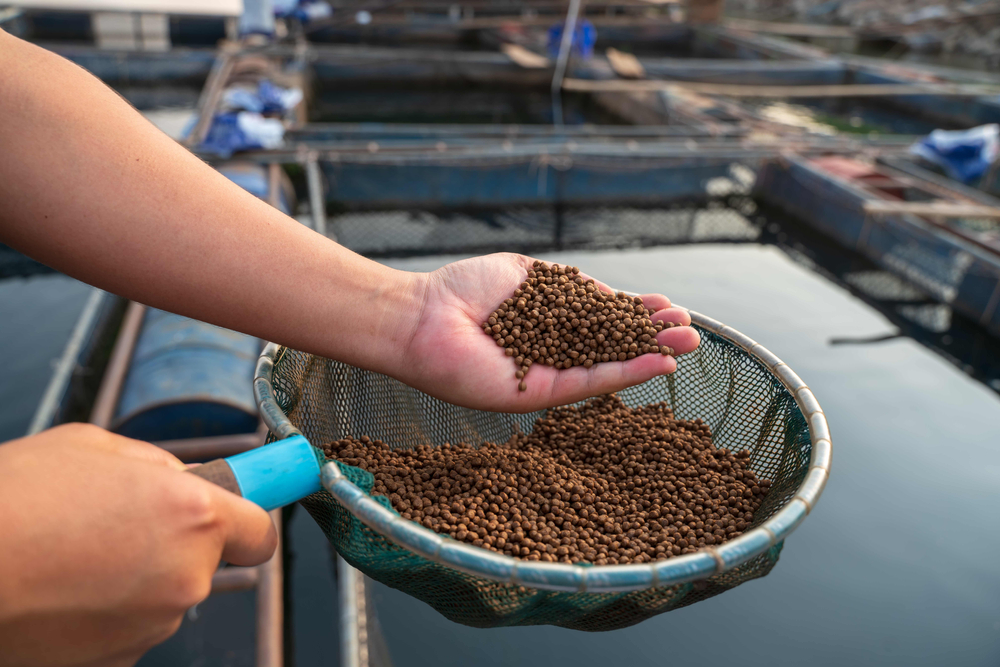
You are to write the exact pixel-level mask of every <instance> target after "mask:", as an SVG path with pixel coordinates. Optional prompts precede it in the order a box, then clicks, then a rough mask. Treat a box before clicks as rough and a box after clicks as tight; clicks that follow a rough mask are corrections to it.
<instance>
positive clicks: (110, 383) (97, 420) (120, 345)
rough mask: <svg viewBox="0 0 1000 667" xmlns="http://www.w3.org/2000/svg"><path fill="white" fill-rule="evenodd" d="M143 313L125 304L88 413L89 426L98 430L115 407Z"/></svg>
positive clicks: (132, 304)
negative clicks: (106, 362)
mask: <svg viewBox="0 0 1000 667" xmlns="http://www.w3.org/2000/svg"><path fill="white" fill-rule="evenodd" d="M145 314H146V307H145V306H144V305H142V304H141V303H136V302H135V301H130V302H129V304H128V309H127V310H126V311H125V319H124V320H122V326H121V329H120V330H119V331H118V340H117V341H115V347H114V349H113V350H112V351H111V359H110V360H109V361H108V366H107V369H106V370H105V371H104V378H103V379H102V380H101V387H100V389H98V390H97V398H96V399H95V400H94V409H93V410H92V411H91V413H90V423H91V424H97V425H98V426H100V427H101V428H108V427H110V426H111V420H112V418H113V417H114V413H115V407H117V405H118V396H119V394H121V391H122V384H124V382H125V375H126V374H127V373H128V367H129V362H130V361H131V360H132V352H133V351H134V350H135V343H136V340H137V339H138V337H139V329H140V328H141V327H142V319H143V316H144V315H145Z"/></svg>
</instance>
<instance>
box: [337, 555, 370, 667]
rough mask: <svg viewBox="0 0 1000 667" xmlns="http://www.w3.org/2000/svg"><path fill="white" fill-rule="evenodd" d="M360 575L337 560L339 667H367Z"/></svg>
mask: <svg viewBox="0 0 1000 667" xmlns="http://www.w3.org/2000/svg"><path fill="white" fill-rule="evenodd" d="M364 586H365V584H364V575H362V574H361V573H360V572H358V571H357V570H355V569H354V568H353V567H351V566H350V565H349V564H348V563H347V561H345V560H344V559H343V558H341V557H340V556H337V587H338V589H339V592H340V667H368V629H367V625H368V623H367V621H368V614H367V611H366V609H365V588H364Z"/></svg>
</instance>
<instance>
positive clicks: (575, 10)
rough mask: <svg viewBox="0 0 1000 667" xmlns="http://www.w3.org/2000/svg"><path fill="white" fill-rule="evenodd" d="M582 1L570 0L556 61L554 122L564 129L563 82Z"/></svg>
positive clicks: (553, 86) (553, 95)
mask: <svg viewBox="0 0 1000 667" xmlns="http://www.w3.org/2000/svg"><path fill="white" fill-rule="evenodd" d="M580 3H581V0H569V10H568V11H567V12H566V22H565V23H564V24H563V34H562V41H561V42H560V43H559V57H558V58H557V59H556V70H555V73H554V74H553V75H552V122H553V124H555V125H557V126H559V127H562V124H563V111H562V82H563V77H565V76H566V66H567V65H568V64H569V54H570V51H571V50H572V48H571V47H572V46H573V33H574V32H576V17H577V15H578V14H579V13H580Z"/></svg>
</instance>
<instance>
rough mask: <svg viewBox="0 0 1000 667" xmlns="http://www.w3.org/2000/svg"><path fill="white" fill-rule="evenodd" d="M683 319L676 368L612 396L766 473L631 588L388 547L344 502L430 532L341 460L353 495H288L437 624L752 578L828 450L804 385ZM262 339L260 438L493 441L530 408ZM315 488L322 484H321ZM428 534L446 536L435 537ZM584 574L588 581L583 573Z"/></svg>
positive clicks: (616, 613)
mask: <svg viewBox="0 0 1000 667" xmlns="http://www.w3.org/2000/svg"><path fill="white" fill-rule="evenodd" d="M692 318H693V320H694V321H695V326H696V328H698V330H699V333H700V334H701V336H702V344H701V345H700V346H699V348H698V349H697V350H696V351H695V352H693V353H691V354H689V355H685V356H684V357H682V358H681V359H680V360H679V362H680V363H679V364H678V370H677V372H676V373H674V374H673V375H669V376H662V377H658V378H654V379H653V380H650V381H648V382H646V383H644V384H641V385H638V386H636V387H631V388H629V389H626V390H624V391H622V392H619V393H618V396H619V397H620V398H621V399H622V400H623V401H624V402H625V403H626V404H627V405H630V406H640V405H647V404H650V403H657V402H661V401H662V402H665V403H667V405H668V406H669V407H670V408H671V409H672V410H673V411H674V413H675V414H676V416H677V417H678V418H681V419H695V418H701V419H702V420H704V421H705V422H706V423H707V424H708V425H709V427H710V428H711V430H712V434H713V440H714V442H715V444H716V446H717V447H726V448H728V449H730V450H731V451H739V450H742V449H746V450H748V451H749V452H750V455H751V456H750V464H749V466H750V468H751V469H752V470H753V471H754V472H755V473H756V475H757V477H758V478H765V479H769V480H771V481H772V486H771V490H770V492H769V493H768V495H767V496H766V497H765V499H764V503H763V504H762V505H761V507H760V508H759V509H758V510H757V511H756V512H755V513H754V519H753V521H752V522H751V525H750V527H748V528H747V530H746V531H745V533H744V535H742V536H741V537H739V538H737V539H735V540H731V541H730V542H727V543H725V544H723V545H721V546H719V547H715V548H709V549H703V550H702V551H701V552H699V554H697V555H689V556H681V557H675V558H668V559H665V560H663V561H656V563H654V564H653V565H654V566H656V565H657V563H659V564H660V569H659V570H658V571H657V568H656V567H653V568H652V570H653V571H654V574H653V577H652V579H651V580H650V579H649V578H648V577H647V578H646V579H642V578H641V577H639V579H641V580H642V582H644V583H641V584H639V585H638V586H641V589H640V590H625V589H628V588H636V587H638V586H637V585H635V584H633V585H632V586H629V585H624V586H620V588H621V589H622V590H612V589H608V590H607V592H604V591H601V590H597V589H599V587H597V586H594V585H593V584H591V585H590V586H587V585H585V584H584V585H581V586H580V589H579V590H578V589H575V588H574V589H572V590H565V589H563V590H547V588H548V587H547V586H546V585H545V583H544V582H545V581H546V580H544V579H541V580H535V581H542V582H543V584H542V585H538V586H532V585H526V584H525V582H524V581H523V580H520V581H519V580H518V578H517V577H516V576H515V577H512V578H511V579H509V580H497V579H500V578H501V577H498V576H496V575H495V573H494V572H493V571H490V570H489V569H488V568H484V569H483V570H482V572H479V571H477V570H476V568H475V567H474V565H475V561H476V558H477V557H479V556H477V554H476V553H475V552H481V557H482V559H484V560H489V559H492V560H493V561H497V560H503V559H498V558H497V555H496V554H493V553H492V552H487V551H486V550H484V549H479V548H476V547H472V546H471V545H464V544H463V545H461V547H460V548H459V549H458V551H461V552H462V553H464V554H471V556H472V558H471V561H472V562H473V567H471V568H470V567H469V566H465V567H461V566H460V567H461V569H459V567H456V566H455V565H454V564H450V563H447V562H441V560H440V559H437V560H435V559H433V558H430V557H428V555H427V554H425V555H421V554H420V553H418V551H419V550H414V549H412V548H407V547H406V546H402V545H400V544H397V543H396V542H398V541H400V540H398V539H397V540H395V541H394V540H393V539H389V538H388V537H386V535H387V534H390V531H387V530H385V529H384V527H385V523H384V522H382V523H379V522H375V521H372V520H371V518H370V517H369V516H366V513H365V512H363V511H359V508H358V507H357V506H355V505H354V504H353V500H356V499H357V498H364V499H365V500H367V501H368V502H369V507H371V506H373V504H374V503H377V505H378V511H379V512H381V513H382V514H383V515H384V516H386V517H388V518H389V520H390V522H395V523H396V524H410V526H409V527H408V528H410V529H411V530H410V532H415V531H422V532H426V533H430V531H427V530H426V529H424V528H422V527H419V526H417V524H414V523H412V522H409V521H406V520H405V519H402V517H400V516H399V515H398V513H396V512H395V511H394V510H393V509H392V507H391V505H390V503H389V501H388V499H387V498H385V497H383V496H371V495H370V492H371V488H372V484H373V482H374V478H373V476H372V475H371V474H370V473H369V472H367V471H364V470H361V469H359V468H355V467H352V466H347V465H344V464H337V465H336V466H329V465H328V466H327V468H332V469H333V470H334V472H335V473H336V476H337V477H338V478H341V481H342V482H345V483H346V482H349V483H350V484H347V486H349V487H350V488H351V489H352V490H353V492H354V494H355V497H354V499H351V498H345V497H342V496H340V495H338V497H337V498H340V500H338V499H337V498H335V497H334V496H333V495H331V493H329V492H327V491H321V492H319V493H316V494H314V495H312V496H310V497H308V498H306V499H304V500H303V501H302V505H303V506H304V507H305V508H306V510H307V511H308V512H309V514H310V515H311V516H312V517H313V518H314V519H315V520H316V522H317V523H318V524H319V526H320V528H321V529H322V530H323V532H324V533H325V534H326V536H327V537H328V539H330V541H331V542H332V544H333V546H334V548H335V549H336V550H337V552H338V553H339V554H340V555H341V556H342V557H343V558H344V559H345V560H346V561H347V562H348V563H350V564H351V565H352V566H353V567H355V568H356V569H358V570H360V571H361V572H363V573H364V574H365V575H367V576H368V577H370V578H372V579H374V580H376V581H379V582H381V583H383V584H385V585H387V586H390V587H392V588H396V589H398V590H400V591H402V592H404V593H407V594H409V595H412V596H414V597H416V598H418V599H420V600H422V601H424V602H426V603H428V604H430V605H431V606H432V607H434V608H435V609H436V610H437V611H439V612H440V613H442V614H443V615H444V616H445V617H447V618H449V619H450V620H452V621H455V622H458V623H462V624H465V625H469V626H473V627H480V628H488V627H501V626H516V625H542V624H548V625H557V626H561V627H566V628H571V629H577V630H585V631H604V630H613V629H618V628H622V627H627V626H629V625H633V624H635V623H638V622H641V621H643V620H645V619H647V618H650V617H652V616H655V615H657V614H661V613H663V612H666V611H670V610H673V609H678V608H680V607H684V606H687V605H690V604H693V603H696V602H699V601H701V600H705V599H707V598H709V597H712V596H714V595H718V594H720V593H722V592H724V591H726V590H729V589H731V588H734V587H736V586H738V585H740V584H742V583H744V582H746V581H749V580H751V579H755V578H759V577H763V576H765V575H766V574H768V572H770V571H771V569H772V568H773V567H774V565H775V564H776V563H777V561H778V556H779V554H780V552H781V550H782V547H783V544H784V538H785V537H786V536H787V534H788V533H790V532H791V531H792V530H794V528H795V527H796V526H797V525H798V524H799V523H800V522H801V521H802V519H803V518H804V517H805V515H806V513H807V512H808V510H809V509H811V507H812V506H813V504H814V503H815V501H816V499H817V498H818V496H819V494H820V493H821V492H822V488H823V484H824V483H825V480H826V476H827V474H828V469H829V456H830V442H829V433H828V430H827V427H826V422H825V418H824V417H823V414H822V412H821V410H820V408H819V405H818V403H816V402H815V399H814V398H813V397H812V394H811V392H809V390H808V388H807V387H805V385H804V383H802V382H801V380H799V379H798V378H797V376H795V375H794V373H791V371H790V369H788V367H787V366H785V365H784V364H783V363H782V362H780V360H778V359H777V358H776V357H774V356H773V355H771V354H770V353H769V352H767V351H766V350H764V349H763V348H761V347H760V346H759V345H757V344H756V343H754V341H752V340H750V339H748V338H746V337H745V336H743V335H742V334H739V333H738V332H735V331H733V330H732V329H730V328H728V327H723V326H722V325H721V324H719V323H718V322H715V321H714V320H711V319H710V318H706V317H704V316H700V315H698V314H696V313H692ZM270 348H271V351H270V356H269V353H268V351H267V350H265V355H264V357H262V362H264V361H265V358H267V362H266V363H263V364H262V365H263V371H262V370H261V366H259V367H258V378H257V380H255V386H256V387H257V388H258V390H260V389H261V387H260V386H259V385H260V383H261V382H262V380H263V381H265V382H266V385H267V386H266V390H265V391H264V392H263V393H261V392H260V391H259V392H258V399H259V400H260V401H261V407H262V413H263V415H264V417H265V421H266V422H268V426H269V427H270V428H271V435H269V439H271V440H274V439H276V438H277V437H287V435H289V434H290V433H291V432H301V433H302V434H303V435H305V436H306V438H307V439H308V440H309V441H310V442H311V443H313V444H314V445H317V446H318V445H321V444H323V443H326V442H330V441H332V440H337V439H341V438H344V437H349V436H350V437H360V436H362V435H368V436H370V437H372V438H377V439H379V440H382V441H384V442H385V443H387V444H388V445H389V446H390V447H393V448H411V447H415V446H417V445H421V444H426V445H431V446H440V445H442V444H444V443H445V442H452V443H454V442H467V443H470V444H472V445H474V446H475V445H479V444H481V443H484V442H504V441H506V440H507V439H508V438H509V436H510V435H511V433H512V431H513V430H514V429H520V430H522V431H525V432H527V431H530V429H531V427H532V425H533V423H534V421H535V420H536V419H538V417H540V416H541V415H542V414H543V412H535V413H529V414H508V413H494V412H483V411H478V410H471V409H467V408H460V407H458V406H454V405H451V404H448V403H445V402H443V401H439V400H437V399H434V398H432V397H430V396H428V395H426V394H424V393H422V392H420V391H418V390H415V389H412V388H410V387H408V386H406V385H404V384H402V383H401V382H399V381H397V380H394V379H392V378H389V377H387V376H384V375H380V374H378V373H372V372H369V371H365V370H361V369H358V368H354V367H352V366H349V365H347V364H343V363H341V362H336V361H331V360H328V359H323V358H321V357H316V356H314V355H310V354H306V353H303V352H299V351H295V350H292V349H289V348H277V347H276V346H270ZM750 350H753V352H751V351H750ZM272 364H273V369H272V367H271V365H272ZM814 446H815V447H814ZM325 473H326V470H325ZM351 485H353V486H351ZM327 488H328V489H329V490H333V489H331V487H330V485H329V484H327ZM390 513H391V516H390ZM367 514H368V515H370V514H371V512H368V513H367ZM373 527H374V529H373ZM397 535H398V534H397ZM434 539H439V540H441V541H443V542H446V543H447V542H450V543H452V544H454V541H453V540H450V538H448V537H447V536H434ZM697 557H700V558H701V562H707V563H708V564H709V569H708V570H707V571H704V568H702V570H699V572H700V574H697V575H691V574H690V572H688V573H687V576H683V577H681V576H676V577H672V575H671V574H669V573H670V572H671V570H670V569H669V567H670V565H672V563H671V561H676V564H677V565H680V563H681V561H682V560H684V559H692V558H694V560H695V561H697ZM504 558H506V557H504ZM510 560H514V559H510ZM463 564H464V563H463ZM664 566H666V567H664ZM530 567H535V568H537V569H541V570H545V571H548V572H552V571H555V570H559V569H563V570H565V569H574V570H576V571H578V572H583V573H584V576H585V577H589V576H590V575H596V574H597V573H598V571H605V570H611V571H615V572H617V573H620V574H621V575H623V576H624V580H627V579H629V576H630V575H631V574H632V573H633V572H643V573H644V572H646V570H648V569H649V567H648V566H634V565H633V566H601V567H587V566H584V567H579V566H570V565H564V566H558V565H552V564H544V566H543V567H539V566H538V565H537V564H534V563H528V562H526V561H520V564H519V565H518V566H517V569H519V570H527V569H528V568H530ZM695 569H697V568H695ZM463 570H464V571H463ZM691 571H694V570H691ZM657 574H659V575H660V576H657ZM637 576H638V575H637ZM619 579H621V578H619ZM675 579H676V581H675ZM637 580H638V579H637ZM590 581H601V579H600V578H594V577H590ZM612 588H613V587H612Z"/></svg>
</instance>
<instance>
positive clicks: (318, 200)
mask: <svg viewBox="0 0 1000 667" xmlns="http://www.w3.org/2000/svg"><path fill="white" fill-rule="evenodd" d="M306 183H307V185H308V186H309V209H310V210H311V211H312V219H313V230H315V231H316V232H319V233H320V234H322V235H323V236H326V199H325V197H324V195H323V179H322V174H320V172H319V156H317V155H316V153H315V152H311V153H309V157H308V158H307V159H306ZM334 240H336V239H334Z"/></svg>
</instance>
